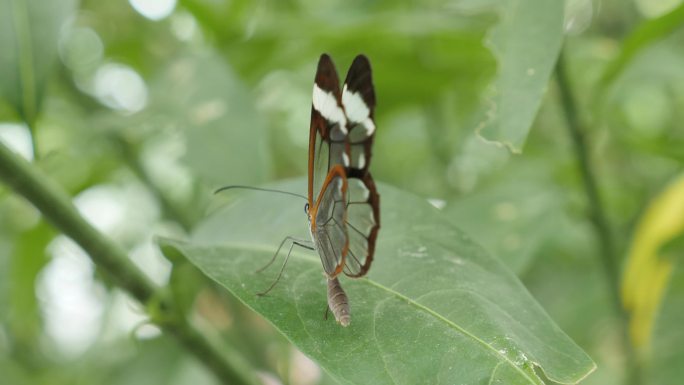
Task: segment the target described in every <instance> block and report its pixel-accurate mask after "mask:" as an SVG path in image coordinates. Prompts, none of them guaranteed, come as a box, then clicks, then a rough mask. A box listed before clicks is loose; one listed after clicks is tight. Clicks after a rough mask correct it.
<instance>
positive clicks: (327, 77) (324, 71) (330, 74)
mask: <svg viewBox="0 0 684 385" xmlns="http://www.w3.org/2000/svg"><path fill="white" fill-rule="evenodd" d="M315 81H316V85H318V87H320V88H321V89H322V90H325V91H329V92H333V94H334V95H336V96H337V95H339V93H340V91H339V90H340V79H339V77H338V76H337V71H336V70H335V63H333V61H332V59H331V58H330V55H328V54H327V53H324V54H322V55H321V57H320V58H319V59H318V69H317V70H316V80H315Z"/></svg>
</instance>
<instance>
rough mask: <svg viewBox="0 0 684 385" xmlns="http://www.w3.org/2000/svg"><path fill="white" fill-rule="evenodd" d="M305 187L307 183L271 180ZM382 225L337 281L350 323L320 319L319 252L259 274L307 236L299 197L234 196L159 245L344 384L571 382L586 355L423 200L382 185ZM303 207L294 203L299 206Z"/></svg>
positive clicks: (587, 363)
mask: <svg viewBox="0 0 684 385" xmlns="http://www.w3.org/2000/svg"><path fill="white" fill-rule="evenodd" d="M276 187H277V188H280V189H283V190H286V191H295V192H297V191H301V190H303V189H304V187H305V182H304V180H297V181H294V182H290V183H284V184H281V185H278V186H276ZM379 189H380V194H381V196H382V210H381V212H382V222H383V228H382V229H381V231H380V236H379V239H378V244H377V252H376V256H375V262H374V264H373V267H372V269H371V271H370V273H369V275H368V277H367V278H362V279H358V280H343V281H342V283H343V285H344V286H345V288H346V290H347V293H348V295H349V297H350V300H351V305H352V323H351V325H350V327H348V328H342V327H340V326H338V325H337V324H335V322H334V321H331V320H328V321H325V320H324V319H323V312H324V310H325V306H326V299H325V298H326V296H325V278H324V277H323V275H322V273H321V272H322V268H321V266H320V261H319V259H318V257H317V256H316V255H314V254H311V253H300V252H296V251H295V253H293V256H292V258H291V259H290V262H289V264H288V266H287V268H286V270H285V273H284V275H283V277H282V279H281V281H280V282H279V284H278V285H277V286H276V287H275V289H274V290H273V291H271V292H270V293H269V294H268V296H266V297H257V296H256V295H255V293H256V292H259V291H261V290H263V289H264V288H266V287H267V286H268V285H269V284H270V283H271V282H272V280H273V278H274V274H275V273H276V270H277V268H273V269H272V270H271V271H270V274H269V273H260V274H256V273H255V270H257V268H258V267H260V266H262V265H263V264H264V263H265V262H266V261H268V260H269V258H270V257H271V256H272V254H273V252H274V250H275V247H276V246H277V245H278V243H279V242H280V240H282V239H283V237H284V236H286V235H297V236H302V237H303V236H305V235H306V232H307V231H306V227H305V226H306V225H307V224H306V219H305V215H304V213H303V212H302V206H303V202H299V201H297V200H294V198H292V197H288V196H273V195H268V194H265V193H254V194H246V195H244V196H240V197H239V198H238V199H237V200H235V201H233V202H232V203H230V204H229V205H228V206H227V207H225V208H224V209H222V210H219V211H218V212H216V213H215V214H214V215H212V216H210V217H209V218H207V219H206V220H205V222H203V223H202V224H201V225H200V226H199V227H198V229H197V231H196V233H195V234H194V236H193V239H192V240H191V241H174V240H162V241H161V243H162V248H163V249H164V251H165V252H166V253H167V254H170V253H174V252H180V253H182V254H184V255H185V256H187V257H188V258H189V259H190V260H191V261H192V262H193V263H194V264H196V265H197V266H198V267H199V268H200V269H201V270H202V271H203V272H204V273H205V274H207V275H208V276H209V277H211V278H212V279H214V280H215V281H216V282H218V283H219V284H221V285H223V286H224V287H226V288H227V289H228V290H230V291H231V292H232V293H233V294H234V295H235V296H237V297H238V298H240V299H241V300H242V301H243V302H244V303H245V304H247V306H249V307H251V308H252V309H254V310H255V311H257V312H258V313H260V314H262V315H263V316H264V317H265V318H266V319H268V320H269V321H270V322H271V323H273V325H275V327H276V328H278V329H279V330H280V331H281V332H283V334H285V336H287V338H289V339H290V340H291V341H292V342H293V343H294V344H295V345H297V346H298V347H299V348H300V349H301V350H302V351H303V352H304V353H306V354H308V355H309V356H311V357H312V358H313V359H315V360H317V361H318V362H319V363H320V364H321V366H323V367H324V368H325V369H327V371H328V372H330V373H331V374H333V376H335V377H336V378H337V379H338V380H339V381H340V382H341V383H345V384H416V383H432V384H436V383H453V382H455V381H456V382H458V383H464V384H509V385H511V384H540V383H541V380H540V379H539V377H538V376H537V372H536V369H540V370H541V372H543V374H544V375H545V376H546V377H547V378H548V379H550V380H552V381H555V382H559V383H566V384H573V383H577V382H579V381H580V380H582V379H583V378H584V377H585V376H587V375H588V374H589V373H590V372H591V371H592V370H593V369H594V363H593V362H592V361H591V359H590V358H589V357H588V356H587V355H586V354H585V353H584V352H583V351H582V350H581V349H580V348H578V347H577V345H575V343H574V342H572V341H571V340H570V339H569V338H568V337H567V336H566V335H565V334H564V333H563V332H562V331H561V330H560V329H559V328H558V327H557V326H556V325H555V324H554V323H553V321H552V320H551V319H550V318H549V317H548V315H547V314H546V313H545V312H544V310H543V309H542V308H541V307H540V306H539V305H538V304H537V303H536V302H535V300H534V298H532V297H531V296H530V294H529V293H528V292H527V290H526V289H525V288H524V286H523V285H522V284H521V283H520V281H519V280H518V279H517V278H516V277H515V275H514V274H512V273H511V272H509V271H508V270H506V268H505V267H504V266H503V265H502V264H501V263H500V262H499V261H497V260H496V259H494V258H492V257H491V256H489V255H488V254H487V253H486V252H485V251H484V250H483V248H482V247H480V246H478V245H477V244H475V243H474V242H472V241H471V240H470V239H469V238H468V237H467V236H465V235H464V234H463V233H461V232H460V231H459V230H457V229H455V228H453V227H452V225H450V223H449V221H448V220H447V219H446V218H445V217H443V216H442V215H441V214H440V213H439V212H438V211H437V210H436V209H434V208H432V207H431V206H430V205H429V204H427V203H426V202H425V201H423V200H422V199H419V198H416V197H414V196H412V195H409V194H406V193H403V192H401V191H399V190H396V189H394V188H392V187H389V186H386V185H382V184H381V185H380V186H379ZM300 203H301V204H300Z"/></svg>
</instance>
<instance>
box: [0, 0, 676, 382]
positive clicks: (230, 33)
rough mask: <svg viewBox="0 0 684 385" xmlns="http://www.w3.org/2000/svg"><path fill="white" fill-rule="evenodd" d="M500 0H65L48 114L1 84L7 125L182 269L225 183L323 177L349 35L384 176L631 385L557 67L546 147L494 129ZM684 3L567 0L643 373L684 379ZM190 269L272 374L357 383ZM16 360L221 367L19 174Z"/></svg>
mask: <svg viewBox="0 0 684 385" xmlns="http://www.w3.org/2000/svg"><path fill="white" fill-rule="evenodd" d="M10 3H11V1H10ZM18 3H21V2H17V4H18ZM495 3H496V2H494V1H475V0H471V1H441V0H432V1H427V2H424V3H423V4H422V5H420V6H418V5H415V4H409V2H391V1H333V2H328V3H327V4H326V5H321V4H319V3H318V2H315V1H309V0H288V1H266V0H261V1H244V0H231V1H222V0H178V1H177V0H130V1H96V0H83V1H81V2H80V3H78V4H77V3H76V2H74V1H68V0H60V1H55V2H50V5H49V6H47V5H46V6H45V8H44V10H43V11H44V12H47V13H50V14H53V15H54V14H59V15H63V17H61V20H63V24H62V25H60V27H59V28H58V29H57V30H58V31H59V34H58V36H57V37H56V38H57V45H56V53H55V55H54V60H55V63H54V67H53V68H52V70H51V71H50V72H49V76H48V77H47V79H45V84H46V87H45V88H44V91H42V92H43V94H42V95H41V99H40V100H41V103H40V105H39V107H40V114H39V115H36V118H35V120H34V121H33V122H30V124H29V125H27V124H26V122H22V120H24V119H22V117H25V116H27V115H26V111H23V112H22V111H17V110H15V109H14V108H13V106H12V103H11V102H12V101H11V100H9V101H8V100H0V140H1V141H2V142H3V143H5V144H7V145H8V146H10V147H11V148H12V149H14V150H15V151H16V152H18V153H20V154H21V155H22V156H24V157H25V158H27V159H29V160H32V162H33V163H34V164H35V165H37V166H38V167H39V168H40V169H42V170H43V171H44V172H45V173H46V174H47V175H49V176H50V177H51V178H53V179H55V180H56V181H57V182H58V183H59V184H60V185H61V186H62V187H64V188H65V189H66V190H67V191H68V192H69V193H70V194H71V195H72V196H73V199H74V203H75V204H76V206H77V207H78V209H79V210H80V212H81V213H82V214H83V215H84V216H85V217H86V218H87V219H88V220H89V221H90V222H91V223H93V224H94V225H95V226H96V227H97V228H98V229H100V230H102V231H103V232H104V233H106V234H107V235H109V236H110V237H111V238H113V239H114V240H116V241H117V242H118V243H120V244H121V245H123V246H124V247H125V248H126V250H127V251H128V252H129V255H130V257H131V259H132V260H133V262H134V263H135V264H136V265H138V266H139V267H140V268H141V269H143V270H144V271H145V272H146V273H147V274H148V275H149V276H150V277H151V278H152V279H153V280H154V281H155V282H157V283H159V284H166V283H167V282H168V281H169V277H170V273H171V269H172V264H171V263H170V262H169V261H168V260H166V259H165V258H164V257H163V256H162V255H161V253H160V252H159V250H158V248H157V247H156V245H155V243H154V236H155V235H169V236H182V235H183V234H185V233H187V232H190V231H191V230H192V228H193V227H194V225H195V224H196V223H197V222H198V221H199V220H201V218H203V217H204V216H206V215H207V214H208V213H210V212H211V211H212V210H213V209H215V208H216V206H217V202H216V200H217V198H216V197H214V196H212V194H211V191H212V190H213V189H215V188H216V187H219V186H222V185H226V184H244V185H260V184H263V183H267V182H270V181H274V180H279V179H284V178H289V177H295V176H301V175H304V174H305V173H306V152H307V146H308V133H309V114H310V104H311V87H312V82H313V76H314V73H315V65H316V63H317V60H318V56H319V55H320V54H321V53H323V52H327V53H329V54H331V55H332V56H333V58H334V59H335V61H336V63H337V65H338V72H340V73H344V72H345V70H346V68H347V66H348V65H349V63H350V62H351V60H352V59H353V57H354V56H355V55H356V54H358V53H365V54H366V55H367V56H369V58H370V59H371V63H372V65H373V70H374V81H375V86H376V93H377V99H378V107H377V110H376V121H377V127H378V131H377V136H376V141H375V147H374V159H373V165H372V171H373V175H374V177H375V178H376V180H379V181H382V182H385V183H389V184H392V185H395V186H398V187H400V188H402V189H404V190H407V191H410V192H413V193H415V194H417V195H420V196H422V197H425V198H426V199H430V200H431V202H433V203H434V204H435V205H436V206H438V207H439V208H441V209H442V210H443V211H444V212H445V213H446V215H448V216H449V217H450V218H451V219H452V220H453V221H454V222H455V223H456V224H457V225H458V226H460V227H461V228H462V229H463V230H465V231H466V232H467V233H469V234H470V235H471V236H472V237H473V238H475V239H476V240H477V241H478V242H479V243H480V244H482V245H483V246H484V247H485V248H487V249H488V250H489V251H491V252H492V253H493V254H494V255H496V256H497V257H498V258H500V259H501V260H502V261H503V262H504V263H505V264H506V265H507V266H508V267H509V268H510V269H511V270H513V271H514V272H515V273H516V274H517V275H518V276H519V277H520V278H521V279H522V280H523V282H524V283H525V285H526V286H527V287H528V289H529V290H530V291H531V292H532V294H533V295H534V296H535V297H536V298H537V300H538V301H539V302H540V303H541V304H542V305H543V306H544V308H545V309H546V310H547V311H548V312H549V313H550V315H551V316H552V318H553V319H554V320H555V321H556V322H557V323H558V324H559V325H560V326H561V328H562V329H563V330H564V331H565V332H567V333H568V334H569V335H570V337H571V338H573V339H574V340H575V341H576V342H577V343H578V344H579V345H580V346H581V347H582V348H583V349H585V350H586V351H587V352H588V353H589V354H590V355H591V356H592V358H593V359H594V360H595V361H596V362H597V364H598V370H597V371H596V372H595V373H593V374H592V375H591V376H590V377H589V378H587V379H586V380H585V381H584V382H583V383H586V384H600V385H610V384H621V383H623V382H624V380H625V373H626V372H627V371H626V370H625V368H624V365H625V362H626V361H625V354H624V352H623V348H622V345H621V343H620V339H621V336H620V333H621V332H620V326H619V323H620V322H619V320H617V319H616V318H617V317H616V315H615V313H614V311H613V310H612V309H613V307H614V304H613V303H612V301H613V298H611V295H610V290H609V289H608V285H609V284H610V283H609V282H608V280H607V279H606V277H605V274H604V273H603V271H602V267H601V259H600V257H599V256H598V255H597V254H598V253H599V252H600V245H599V244H598V240H597V235H596V232H595V229H594V227H593V226H592V222H591V220H590V218H589V216H588V210H587V206H588V203H587V196H586V194H585V190H584V187H583V180H582V178H581V175H580V173H579V172H578V160H577V153H576V152H575V150H574V147H573V142H572V139H571V136H570V135H569V133H568V129H567V127H566V122H565V119H564V116H563V111H562V105H561V103H560V101H559V100H560V99H559V95H558V89H557V86H556V83H555V82H554V80H553V78H551V79H550V81H549V84H548V87H547V92H546V93H545V96H544V98H543V100H542V105H541V108H540V110H539V112H538V114H537V117H536V120H535V121H534V124H533V126H532V128H531V131H530V134H529V136H528V138H527V141H526V143H525V146H524V149H523V152H522V154H516V155H512V154H511V153H510V152H509V151H508V150H507V149H506V148H503V147H501V146H497V145H496V144H492V143H487V142H485V141H483V140H482V139H481V138H480V137H478V136H477V135H476V128H477V127H478V126H479V125H480V124H481V123H482V122H483V121H485V120H486V116H487V102H486V95H487V92H488V87H489V86H490V83H491V81H492V79H493V78H494V76H495V74H496V71H497V59H496V56H495V55H494V54H493V53H492V52H491V47H490V46H488V45H487V44H486V40H487V36H488V33H489V32H490V31H491V29H492V28H493V27H494V26H495V25H496V24H497V23H498V22H499V20H500V18H501V17H504V16H505V15H504V16H502V15H500V14H498V13H497V12H494V11H493V10H492V9H495V8H496V7H494V6H493V4H495ZM681 8H682V1H681V0H667V1H665V0H633V1H632V0H629V1H625V0H603V1H592V0H567V1H566V7H565V10H566V13H565V19H564V30H565V35H566V42H565V46H564V48H563V56H564V60H565V63H566V65H567V67H568V79H569V84H570V85H571V87H572V89H573V92H574V95H575V96H576V99H577V102H578V108H579V111H580V115H581V116H582V119H583V120H584V121H585V122H586V123H587V124H586V139H587V143H588V146H589V150H590V151H589V156H590V160H591V167H592V169H593V170H594V173H595V175H596V178H597V182H598V185H599V190H600V192H601V195H602V200H603V204H604V209H605V212H606V214H607V218H608V222H609V224H610V226H611V227H610V228H611V234H612V236H613V238H614V240H615V245H616V255H618V256H619V259H620V265H621V266H622V267H621V269H622V270H624V271H628V270H630V269H632V271H637V272H640V273H643V274H639V276H640V277H641V278H643V279H634V280H632V281H625V283H624V284H623V296H624V298H623V300H624V301H625V302H626V303H632V313H630V314H631V316H632V319H631V321H630V338H631V341H632V344H633V345H634V348H635V350H636V351H637V352H638V356H639V357H640V358H639V360H640V362H641V365H642V379H643V380H642V382H641V383H643V384H663V385H665V384H669V385H672V384H676V383H680V382H681V378H684V369H682V368H683V367H684V331H682V330H684V328H682V327H681V325H684V306H683V302H684V273H683V272H682V269H681V264H682V256H683V255H684V243H683V242H681V239H682V238H681V234H682V233H684V231H683V229H684V224H683V221H684V208H683V206H684V203H682V201H683V200H684V185H683V183H682V179H681V178H682V171H683V167H682V165H683V162H684V127H682V122H683V121H684V108H682V107H683V106H684V49H682V47H684V28H679V27H678V26H679V25H681V23H682V20H684V16H682V15H681V14H682V12H681V10H680V11H679V13H678V14H677V13H671V12H673V10H677V9H681ZM3 9H5V10H7V9H9V8H3ZM668 14H674V15H675V16H673V17H671V18H670V19H667V20H665V19H663V18H664V15H668ZM2 19H3V20H4V21H7V20H10V21H11V20H15V18H14V15H12V16H10V15H3V16H2ZM648 23H651V24H653V23H656V25H658V24H657V23H662V25H663V26H665V25H667V26H668V28H667V30H668V33H662V34H661V35H659V36H658V38H657V39H653V41H652V42H650V43H648V44H647V46H646V47H644V48H642V49H640V50H635V52H637V53H635V54H634V55H632V56H631V57H629V58H628V59H629V60H626V61H625V63H623V68H622V69H621V71H619V72H616V73H617V75H615V76H613V77H611V78H609V79H607V80H606V78H605V76H604V75H605V73H606V68H609V66H610V65H612V64H614V63H615V58H616V57H620V56H621V55H623V54H624V52H625V50H629V49H630V46H629V45H628V44H624V43H623V42H625V41H627V39H628V37H629V36H632V35H633V34H634V33H635V31H638V29H639V28H641V27H643V26H644V25H647V24H648ZM53 37H54V36H53ZM45 38H46V39H47V40H49V39H50V38H51V37H50V36H47V37H45ZM38 49H39V50H40V49H43V51H40V52H45V50H48V48H42V47H39V48H38ZM0 55H3V53H2V52H0ZM47 57H49V55H48V56H47ZM48 64H49V63H48ZM41 65H43V63H41ZM38 80H40V79H38ZM602 82H603V83H602ZM599 85H601V87H599ZM599 89H600V91H601V92H598V91H597V90H599ZM304 191H305V186H302V189H301V191H298V192H304ZM299 203H300V202H299V201H294V202H293V204H299ZM254 214H255V215H266V216H273V217H274V218H276V217H277V215H278V213H272V212H259V210H258V208H255V213H254ZM302 220H303V222H302V228H303V229H304V226H305V221H306V220H305V217H304V216H303V215H302ZM226 231H229V229H226ZM255 231H258V229H255ZM275 246H277V245H273V247H274V248H275ZM635 269H636V270H635ZM651 273H652V274H651ZM179 274H187V275H186V276H185V277H186V281H185V282H186V283H187V285H186V286H184V291H185V292H187V293H185V294H186V295H187V298H188V308H187V311H188V313H189V314H191V316H192V317H193V319H194V320H195V321H196V322H199V323H200V324H204V325H206V326H207V327H209V328H212V329H213V330H215V331H218V332H219V334H217V338H221V339H224V340H225V343H227V344H231V345H232V346H234V347H236V348H237V349H238V350H239V351H241V352H242V353H243V354H244V357H246V358H247V360H248V361H249V362H250V363H251V364H252V365H253V366H254V367H255V368H258V370H259V371H260V375H261V376H262V378H263V379H264V381H267V383H269V384H280V383H282V384H302V385H308V384H334V383H335V382H334V381H333V380H332V379H330V378H328V377H327V376H326V374H325V373H323V372H322V371H321V370H320V369H319V368H318V367H317V366H316V364H315V363H314V362H312V361H310V360H309V359H308V358H306V357H305V356H304V355H302V354H301V353H299V352H298V351H297V350H296V349H295V348H294V347H292V346H290V345H289V344H288V343H287V341H286V340H285V339H284V338H283V337H282V336H280V335H279V334H278V333H277V332H275V331H274V330H273V329H272V327H271V326H269V325H268V323H267V322H266V321H264V320H262V319H261V318H260V317H259V316H258V315H256V314H253V313H252V312H250V311H249V310H247V309H245V308H244V307H243V306H242V305H240V303H239V302H238V301H237V300H235V299H233V298H231V297H230V295H229V294H227V293H225V292H224V291H222V290H220V289H217V288H215V287H213V286H212V285H211V284H209V283H207V282H206V281H205V280H204V279H203V278H202V277H200V276H198V275H197V274H196V273H195V272H194V271H192V269H188V271H187V272H182V271H181V272H180V273H179ZM188 282H189V283H188ZM643 293H647V295H645V296H644V295H641V296H639V295H640V294H643ZM633 297H635V298H636V299H634V298H633ZM630 301H632V302H630ZM634 303H636V304H637V305H634ZM0 382H2V383H3V384H4V383H6V384H12V385H14V384H76V383H78V384H94V383H98V384H138V383H140V384H143V383H144V384H189V383H192V384H194V385H199V384H214V383H217V381H216V380H215V379H214V378H213V376H212V375H211V374H210V373H209V372H208V371H207V370H206V369H205V368H204V366H202V365H201V364H200V363H199V362H197V361H196V359H195V358H193V357H192V356H190V355H189V354H187V353H186V352H185V351H183V350H182V348H180V347H179V346H178V345H176V344H175V342H174V341H173V340H171V339H169V338H168V337H166V336H164V335H162V334H161V333H160V331H159V329H158V328H156V327H155V326H153V325H152V324H151V323H149V322H148V320H147V316H146V313H145V309H142V308H141V307H140V305H138V304H137V303H136V302H135V301H133V300H132V299H130V298H129V297H128V296H127V295H126V294H125V293H123V292H122V291H120V290H119V289H117V288H116V287H114V286H113V285H112V284H111V283H110V282H108V281H107V280H106V279H103V277H102V276H101V275H100V274H99V273H98V272H97V271H96V269H95V267H94V265H93V264H92V262H91V261H90V259H89V257H88V256H87V255H86V254H84V253H83V251H82V250H80V249H79V248H78V246H76V245H75V244H74V243H73V242H72V241H70V240H69V239H68V238H66V237H65V236H63V235H60V234H59V233H58V232H57V231H56V230H55V229H54V228H53V227H51V226H50V225H48V224H47V223H46V222H45V221H44V220H43V219H42V218H41V215H40V213H39V212H38V211H36V210H35V209H34V208H33V207H32V206H31V205H30V204H28V203H27V202H26V201H24V200H23V199H22V198H19V197H17V196H16V195H13V193H12V191H10V190H9V189H8V188H6V187H5V186H4V185H0Z"/></svg>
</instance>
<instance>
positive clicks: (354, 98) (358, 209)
mask: <svg viewBox="0 0 684 385" xmlns="http://www.w3.org/2000/svg"><path fill="white" fill-rule="evenodd" d="M342 105H343V107H344V110H345V115H346V117H347V128H348V131H349V134H348V136H347V138H348V141H349V147H350V152H349V166H348V167H347V179H348V184H349V192H348V195H347V197H348V198H347V223H346V224H347V233H348V236H349V251H348V253H347V258H346V262H345V268H344V273H345V274H346V275H348V276H351V277H361V276H363V275H365V274H366V273H367V272H368V269H369V268H370V265H371V262H372V261H373V254H374V252H375V240H376V238H377V233H378V230H379V228H380V210H379V209H380V208H379V204H380V197H379V196H378V192H377V190H376V188H375V183H374V182H373V178H372V177H371V174H370V173H369V172H368V167H369V165H370V160H371V156H372V153H371V150H372V146H373V138H374V135H375V121H374V120H373V113H374V110H375V91H374V90H373V80H372V76H371V68H370V63H369V62H368V59H367V58H366V57H365V56H363V55H359V56H357V57H356V59H354V62H353V63H352V65H351V67H350V68H349V72H348V73H347V78H346V80H345V82H344V86H343V88H342Z"/></svg>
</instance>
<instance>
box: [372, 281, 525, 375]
mask: <svg viewBox="0 0 684 385" xmlns="http://www.w3.org/2000/svg"><path fill="white" fill-rule="evenodd" d="M360 281H362V282H367V283H369V284H371V285H372V286H375V287H377V288H379V289H382V290H385V291H386V292H388V293H390V294H392V295H394V296H396V297H397V298H399V299H402V300H404V301H406V302H408V303H409V304H410V305H413V306H415V307H416V308H418V309H420V310H423V311H425V312H427V313H428V314H430V315H432V316H433V317H435V318H436V319H437V320H440V321H442V322H444V323H445V324H446V325H447V326H451V327H452V328H454V329H456V330H458V331H459V332H460V333H462V334H463V335H465V336H467V337H470V338H472V339H473V340H474V341H476V342H478V343H479V344H481V345H483V346H485V347H486V348H487V349H489V350H491V351H492V352H494V355H495V356H499V357H501V358H503V361H505V362H506V363H508V364H510V365H511V366H512V367H513V368H515V370H516V371H518V372H520V373H521V374H522V375H523V376H524V377H525V378H526V379H528V380H529V381H530V383H532V384H534V383H535V381H534V380H533V379H532V378H530V377H529V376H528V375H527V373H526V372H525V371H524V370H522V369H521V368H520V367H519V366H518V365H516V364H515V363H514V362H513V361H511V360H510V359H509V358H508V357H506V356H505V355H503V354H501V353H500V352H499V351H498V350H497V349H496V348H494V347H493V346H491V345H489V344H488V343H486V342H485V341H483V340H482V339H480V338H478V337H477V336H476V335H474V334H472V333H470V332H469V331H467V330H465V329H464V328H463V327H461V326H459V325H458V324H456V323H454V322H453V321H451V320H449V319H448V318H445V317H444V316H442V315H441V314H439V313H437V312H435V311H434V310H432V309H430V308H428V307H426V306H425V305H422V304H420V303H418V302H416V301H414V300H412V299H411V298H409V297H407V296H405V295H403V294H401V293H399V292H396V291H394V290H392V289H390V288H389V287H386V286H383V285H380V284H379V283H377V282H375V281H372V280H370V279H367V278H362V279H360ZM503 361H499V362H503Z"/></svg>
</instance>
